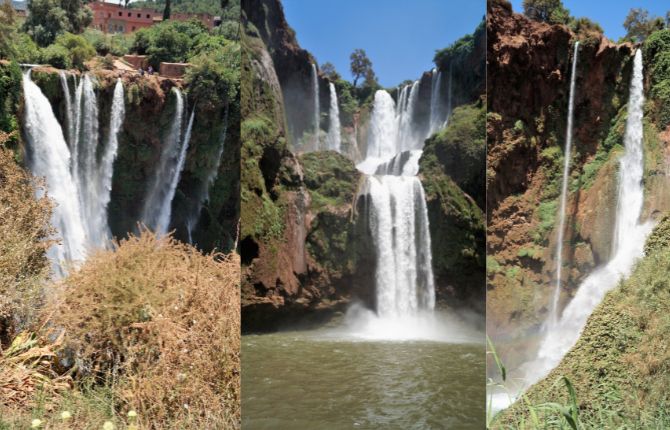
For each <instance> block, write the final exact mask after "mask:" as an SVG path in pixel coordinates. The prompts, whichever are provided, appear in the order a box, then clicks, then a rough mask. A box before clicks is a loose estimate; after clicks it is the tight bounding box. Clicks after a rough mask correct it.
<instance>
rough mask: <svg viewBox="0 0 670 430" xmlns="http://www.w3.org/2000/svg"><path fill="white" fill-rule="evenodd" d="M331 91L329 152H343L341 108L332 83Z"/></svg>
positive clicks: (330, 84) (329, 85) (330, 85)
mask: <svg viewBox="0 0 670 430" xmlns="http://www.w3.org/2000/svg"><path fill="white" fill-rule="evenodd" d="M328 88H329V89H330V111H329V113H328V116H329V118H330V121H329V122H330V125H329V126H328V138H327V142H328V150H330V151H337V152H342V147H341V141H342V138H341V136H340V108H339V106H338V105H337V91H336V90H335V84H333V83H332V82H331V83H329V84H328Z"/></svg>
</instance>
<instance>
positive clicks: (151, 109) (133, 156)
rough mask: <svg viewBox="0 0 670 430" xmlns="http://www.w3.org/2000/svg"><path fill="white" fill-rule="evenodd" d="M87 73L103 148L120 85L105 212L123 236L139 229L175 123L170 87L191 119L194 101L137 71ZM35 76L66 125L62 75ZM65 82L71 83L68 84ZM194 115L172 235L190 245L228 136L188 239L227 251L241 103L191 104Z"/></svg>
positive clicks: (235, 213) (39, 72)
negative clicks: (121, 102) (121, 109)
mask: <svg viewBox="0 0 670 430" xmlns="http://www.w3.org/2000/svg"><path fill="white" fill-rule="evenodd" d="M91 75H92V76H93V77H94V80H95V82H96V84H95V88H96V94H97V100H98V111H99V117H98V122H99V130H98V132H99V137H98V140H99V142H100V144H104V142H106V138H107V136H108V134H109V116H110V114H111V104H112V100H113V93H114V86H115V84H116V81H117V79H118V78H121V79H122V80H123V85H124V95H125V117H124V121H123V125H122V128H121V130H120V131H119V136H118V141H119V148H118V154H117V158H116V161H115V163H114V175H113V181H112V192H111V201H110V203H109V207H108V211H109V224H110V228H111V230H112V234H113V235H114V236H116V237H119V238H121V237H125V236H126V235H127V234H128V233H129V232H136V231H137V227H138V225H137V223H138V220H139V219H140V218H141V212H142V207H143V204H144V198H145V197H146V193H147V188H148V185H149V183H150V181H151V180H152V178H153V175H154V172H155V169H156V165H157V164H158V160H159V157H160V154H161V151H162V141H163V138H164V135H165V131H166V130H167V129H169V127H170V125H171V123H172V121H173V115H174V96H173V95H172V91H171V90H172V88H174V87H177V88H180V90H181V91H182V92H183V93H184V94H185V95H186V100H187V102H186V104H187V109H188V113H189V114H190V112H191V110H192V109H193V101H192V100H188V87H187V86H186V85H185V83H184V82H183V81H181V80H173V79H166V78H160V77H158V76H144V77H141V76H139V75H138V74H135V73H122V72H118V71H108V70H95V71H93V72H91ZM32 76H33V80H34V81H35V82H36V83H37V84H38V85H39V86H40V88H41V89H42V91H43V92H44V94H45V95H46V96H47V98H48V99H49V100H50V102H51V105H52V107H53V109H54V113H55V114H56V117H57V118H58V119H59V122H60V123H61V124H66V108H65V96H64V93H63V90H62V85H61V82H60V77H59V70H56V69H53V68H36V69H34V70H33V72H32ZM69 85H70V86H72V85H73V82H72V80H70V81H69ZM226 109H227V110H228V118H227V121H226V115H225V111H226ZM194 118H195V120H194V124H193V129H192V134H191V140H190V144H189V151H188V153H187V157H186V163H185V166H184V170H183V171H182V176H181V180H180V182H179V184H178V187H177V192H176V194H175V198H174V200H173V205H172V222H171V226H170V229H175V230H176V232H175V235H176V237H177V238H179V239H180V240H183V241H187V239H188V235H187V232H186V227H185V222H186V219H187V218H188V217H189V216H190V215H191V212H192V209H193V205H194V204H195V202H196V201H197V200H198V198H199V196H200V192H201V190H202V189H203V187H204V186H205V184H206V183H207V175H208V170H209V169H212V168H213V167H212V166H213V165H214V164H213V163H214V160H215V159H216V156H218V152H219V150H220V146H221V143H222V139H223V138H224V136H225V142H223V144H224V149H225V150H224V151H223V153H222V155H221V160H220V163H219V169H218V173H217V174H216V177H215V180H214V182H213V183H212V185H211V186H210V187H209V200H208V201H207V202H205V203H204V204H203V206H202V209H201V211H200V215H199V216H198V225H197V227H196V228H195V229H194V230H193V232H192V236H193V239H194V242H195V243H196V244H197V245H198V247H200V248H201V249H203V250H205V251H211V250H214V249H217V250H230V249H232V248H233V247H234V243H235V239H236V236H237V231H236V230H237V224H238V219H239V191H238V187H239V142H240V138H239V136H240V132H239V102H236V101H234V100H230V101H228V102H227V104H226V105H211V104H209V105H207V106H203V104H201V105H196V112H195V117H194ZM147 124H150V125H151V126H147ZM226 125H227V127H226ZM224 129H225V131H226V132H225V134H224Z"/></svg>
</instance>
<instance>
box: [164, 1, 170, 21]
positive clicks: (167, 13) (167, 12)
mask: <svg viewBox="0 0 670 430" xmlns="http://www.w3.org/2000/svg"><path fill="white" fill-rule="evenodd" d="M171 3H172V2H171V1H170V0H165V9H163V21H167V20H168V19H170V15H171V13H172V12H171V6H172V4H171Z"/></svg>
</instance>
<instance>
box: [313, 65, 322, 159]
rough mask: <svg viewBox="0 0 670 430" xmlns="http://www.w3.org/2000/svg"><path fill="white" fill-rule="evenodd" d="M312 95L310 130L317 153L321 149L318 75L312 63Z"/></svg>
mask: <svg viewBox="0 0 670 430" xmlns="http://www.w3.org/2000/svg"><path fill="white" fill-rule="evenodd" d="M312 93H313V97H314V99H313V100H314V124H313V126H312V130H313V132H314V149H315V150H317V151H318V150H319V149H321V148H320V140H319V131H320V127H319V123H320V118H321V109H320V107H319V75H318V74H317V72H316V64H314V63H312Z"/></svg>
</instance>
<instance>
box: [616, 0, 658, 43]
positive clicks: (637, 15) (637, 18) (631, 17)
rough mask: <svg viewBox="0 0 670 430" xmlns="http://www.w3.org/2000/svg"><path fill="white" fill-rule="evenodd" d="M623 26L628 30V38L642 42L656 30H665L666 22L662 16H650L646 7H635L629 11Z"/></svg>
mask: <svg viewBox="0 0 670 430" xmlns="http://www.w3.org/2000/svg"><path fill="white" fill-rule="evenodd" d="M623 27H624V28H625V29H626V32H627V33H626V38H627V39H631V40H634V41H637V42H642V41H643V40H645V39H646V38H647V37H648V36H649V35H650V34H651V33H653V32H654V31H656V30H663V28H665V22H664V21H663V18H661V17H657V16H655V17H652V16H650V15H649V11H647V10H646V9H642V8H633V9H631V10H630V12H628V15H627V16H626V20H625V21H624V22H623Z"/></svg>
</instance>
